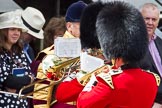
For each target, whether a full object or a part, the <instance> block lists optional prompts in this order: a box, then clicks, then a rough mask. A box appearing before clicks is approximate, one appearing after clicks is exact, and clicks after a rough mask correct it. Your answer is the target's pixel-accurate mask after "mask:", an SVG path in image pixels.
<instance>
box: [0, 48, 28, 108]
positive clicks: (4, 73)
mask: <svg viewBox="0 0 162 108" xmlns="http://www.w3.org/2000/svg"><path fill="white" fill-rule="evenodd" d="M13 68H24V69H25V74H26V75H28V74H31V69H30V67H29V64H28V62H27V59H26V56H25V54H24V53H23V51H22V52H21V53H18V54H15V53H11V52H8V51H6V50H4V51H3V52H1V53H0V90H4V86H3V83H4V81H5V80H6V79H7V77H8V76H9V75H10V74H12V69H13ZM14 86H17V85H14ZM0 108H28V101H27V99H18V96H16V95H11V94H3V93H0Z"/></svg>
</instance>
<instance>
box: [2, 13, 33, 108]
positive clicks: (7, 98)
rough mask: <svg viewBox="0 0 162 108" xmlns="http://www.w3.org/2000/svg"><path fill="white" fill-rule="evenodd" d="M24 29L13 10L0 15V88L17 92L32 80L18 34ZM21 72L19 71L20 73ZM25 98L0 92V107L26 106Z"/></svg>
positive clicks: (20, 107) (23, 107)
mask: <svg viewBox="0 0 162 108" xmlns="http://www.w3.org/2000/svg"><path fill="white" fill-rule="evenodd" d="M22 29H24V27H23V24H22V20H21V17H20V15H19V14H17V13H16V12H15V11H13V12H7V13H3V14H1V15H0V90H1V91H6V92H11V93H18V92H19V90H20V89H21V88H22V87H23V86H26V85H28V84H30V83H31V82H32V80H33V77H32V75H31V70H30V66H29V64H28V61H27V58H26V56H25V54H24V52H23V44H22V43H21V41H20V36H21V33H22ZM20 72H21V73H20ZM28 106H29V105H28V102H27V99H19V98H18V96H16V95H11V94H7V93H5V94H2V93H0V108H28Z"/></svg>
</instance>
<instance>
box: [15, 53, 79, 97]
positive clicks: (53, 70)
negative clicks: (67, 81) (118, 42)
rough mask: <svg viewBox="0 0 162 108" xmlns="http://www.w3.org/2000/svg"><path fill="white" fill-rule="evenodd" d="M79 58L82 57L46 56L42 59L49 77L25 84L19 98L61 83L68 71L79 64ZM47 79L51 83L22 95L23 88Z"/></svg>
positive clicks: (45, 72) (44, 69) (43, 69)
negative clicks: (62, 58)
mask: <svg viewBox="0 0 162 108" xmlns="http://www.w3.org/2000/svg"><path fill="white" fill-rule="evenodd" d="M79 60H80V57H76V58H71V59H66V60H65V59H64V60H61V59H60V58H58V57H57V56H55V55H47V56H45V58H44V59H43V60H42V71H43V73H44V74H45V75H46V76H47V77H46V78H44V79H40V80H38V81H35V82H33V83H31V84H29V85H27V86H24V87H23V88H22V89H21V90H20V91H19V95H18V96H19V98H26V97H28V96H30V95H32V94H33V93H35V92H38V91H40V90H42V89H45V88H48V87H50V86H54V85H56V84H58V83H60V82H61V81H62V80H63V79H64V78H65V77H66V73H67V72H68V71H70V70H71V69H72V68H74V67H76V66H78V65H76V64H77V63H78V62H79ZM45 80H47V81H50V84H49V85H47V86H44V87H42V88H39V89H37V90H34V91H32V92H31V93H27V94H25V95H22V92H23V90H25V89H27V88H29V87H31V86H33V85H35V84H36V83H41V82H43V81H45Z"/></svg>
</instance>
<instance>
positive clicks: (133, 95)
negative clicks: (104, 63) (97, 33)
mask: <svg viewBox="0 0 162 108" xmlns="http://www.w3.org/2000/svg"><path fill="white" fill-rule="evenodd" d="M97 79H98V83H97V85H96V86H94V87H93V88H92V90H91V91H89V92H88V91H82V92H81V93H80V95H79V97H78V100H77V108H151V107H152V105H153V102H154V99H155V96H156V92H157V82H156V80H155V77H154V75H153V74H151V73H148V72H144V71H143V70H141V69H139V68H136V69H126V70H123V72H122V73H121V74H117V75H112V82H113V86H114V89H112V88H111V87H110V86H109V85H108V84H107V83H106V82H105V81H103V80H102V79H101V78H98V77H97Z"/></svg>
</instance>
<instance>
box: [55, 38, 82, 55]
mask: <svg viewBox="0 0 162 108" xmlns="http://www.w3.org/2000/svg"><path fill="white" fill-rule="evenodd" d="M54 44H55V52H54V53H55V54H56V55H57V56H58V57H78V56H80V52H81V44H80V39H79V38H63V37H58V38H56V39H55V41H54Z"/></svg>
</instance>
